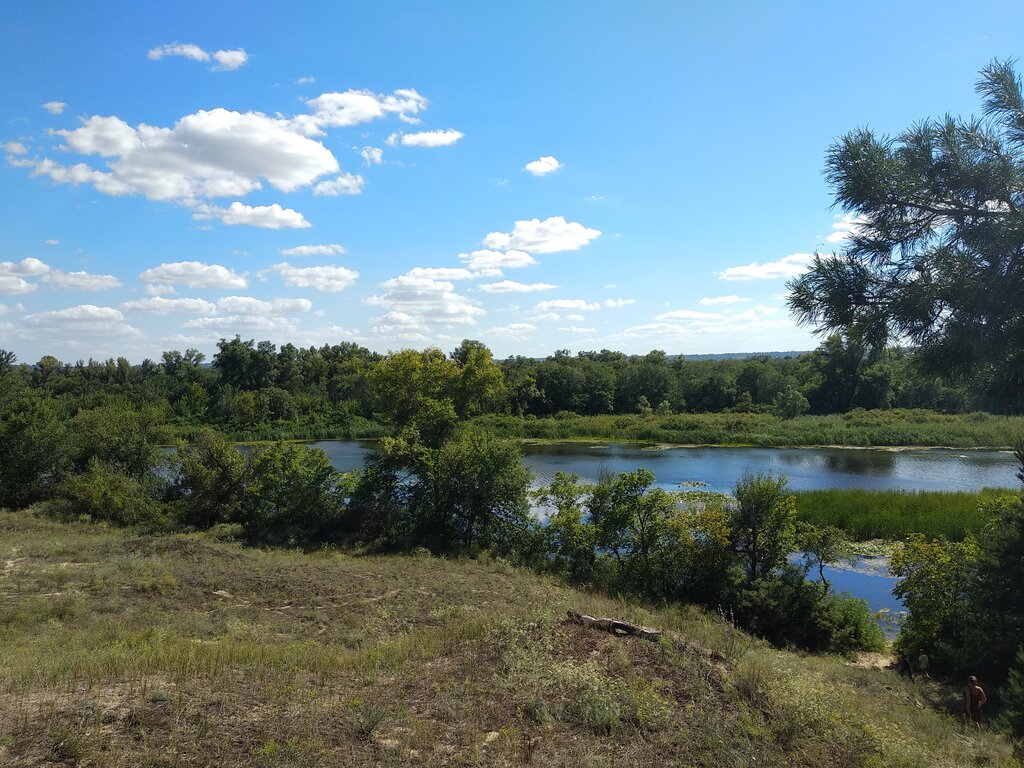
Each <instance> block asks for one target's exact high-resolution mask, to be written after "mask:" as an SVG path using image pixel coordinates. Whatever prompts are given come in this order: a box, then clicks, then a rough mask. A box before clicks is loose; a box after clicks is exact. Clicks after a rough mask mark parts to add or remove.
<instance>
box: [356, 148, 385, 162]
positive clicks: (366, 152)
mask: <svg viewBox="0 0 1024 768" xmlns="http://www.w3.org/2000/svg"><path fill="white" fill-rule="evenodd" d="M359 155H360V156H361V157H362V158H363V162H365V163H366V164H367V165H380V164H381V163H383V162H384V150H383V149H381V148H380V147H363V149H362V151H361V152H360V153H359Z"/></svg>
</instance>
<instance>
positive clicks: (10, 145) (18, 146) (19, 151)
mask: <svg viewBox="0 0 1024 768" xmlns="http://www.w3.org/2000/svg"><path fill="white" fill-rule="evenodd" d="M0 146H2V147H3V148H4V151H5V152H10V153H11V154H12V155H25V154H28V147H26V146H25V145H24V144H22V143H21V142H20V141H8V142H6V143H5V144H2V145H0Z"/></svg>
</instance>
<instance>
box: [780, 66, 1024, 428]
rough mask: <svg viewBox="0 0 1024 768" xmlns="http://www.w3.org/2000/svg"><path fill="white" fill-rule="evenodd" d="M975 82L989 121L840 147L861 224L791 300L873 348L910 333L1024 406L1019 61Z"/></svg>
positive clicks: (845, 190) (844, 186)
mask: <svg viewBox="0 0 1024 768" xmlns="http://www.w3.org/2000/svg"><path fill="white" fill-rule="evenodd" d="M977 90H978V93H979V94H980V95H981V97H982V105H983V111H984V113H985V115H986V118H987V119H986V120H977V119H974V118H970V119H957V118H954V117H950V116H947V117H945V118H944V119H941V120H925V121H923V122H921V123H917V124H915V125H914V126H912V127H910V128H908V129H907V130H905V131H903V132H902V133H901V134H899V135H898V136H897V137H895V138H889V137H886V136H876V135H875V134H874V133H872V132H871V131H870V130H868V129H866V128H861V129H857V130H855V131H852V132H851V133H848V134H847V135H845V136H843V137H842V138H840V139H839V140H838V141H837V142H836V143H835V144H834V145H833V146H832V147H831V149H830V150H829V154H828V177H829V181H830V182H831V183H832V185H833V187H834V188H835V192H836V201H837V203H838V204H839V205H840V206H842V208H843V209H844V210H847V211H850V212H851V213H853V214H855V215H856V217H857V218H856V219H855V221H856V223H857V229H856V230H855V231H854V236H853V238H852V241H851V244H850V246H849V247H848V248H847V249H846V250H845V252H844V253H843V254H842V255H841V256H839V257H837V258H827V259H825V258H820V257H817V258H816V259H815V261H814V264H813V266H812V268H811V269H810V271H808V272H806V273H805V274H804V275H802V276H801V277H799V278H797V279H796V280H794V281H793V282H792V283H791V284H790V288H791V294H790V299H789V303H790V307H791V308H792V309H793V311H794V313H795V314H796V315H797V316H798V318H799V319H800V320H801V321H803V322H807V323H814V324H816V325H817V326H818V327H819V329H820V330H822V331H826V332H831V331H835V330H843V331H844V332H847V333H849V334H850V336H851V337H853V338H856V339H860V340H863V342H864V343H867V344H870V345H872V346H874V347H881V346H882V345H884V344H885V343H886V342H887V341H888V340H890V339H892V338H896V339H900V340H904V339H908V340H910V342H911V343H913V344H915V345H919V346H920V351H919V353H918V354H917V355H916V356H915V358H916V360H917V361H918V362H919V364H920V365H921V366H922V367H923V368H925V369H927V370H930V371H933V372H935V373H939V374H942V375H945V376H962V377H965V378H975V379H976V380H977V381H978V383H979V384H980V385H981V387H983V388H984V389H985V390H987V394H988V397H989V400H990V401H991V402H993V403H997V404H998V406H999V407H1000V408H1004V409H1010V410H1013V411H1015V412H1020V411H1021V410H1022V408H1024V346H1022V344H1021V339H1022V338H1024V319H1022V317H1021V314H1020V312H1019V307H1020V304H1021V300H1022V296H1024V277H1022V274H1021V271H1020V269H1019V261H1020V256H1021V253H1022V252H1024V218H1022V216H1024V214H1022V213H1021V211H1020V209H1019V205H1018V204H1019V201H1020V197H1021V195H1022V193H1024V176H1022V175H1021V172H1020V168H1021V166H1022V164H1024V141H1022V133H1021V131H1022V129H1021V126H1022V125H1024V97H1022V94H1021V83H1020V80H1019V79H1018V77H1017V75H1016V73H1015V72H1014V69H1013V66H1012V64H1011V63H1010V62H1000V61H995V62H993V63H992V64H991V65H990V66H989V67H987V68H986V69H984V70H982V72H981V79H980V81H979V82H978V85H977ZM996 286H998V287H999V289H998V290H995V287H996ZM873 386H876V387H877V382H876V384H874V385H873Z"/></svg>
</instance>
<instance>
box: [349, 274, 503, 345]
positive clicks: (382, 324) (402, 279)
mask: <svg viewBox="0 0 1024 768" xmlns="http://www.w3.org/2000/svg"><path fill="white" fill-rule="evenodd" d="M381 287H383V288H384V289H385V292H384V293H383V294H380V295H376V296H369V297H367V298H366V299H365V301H366V303H367V304H370V305H371V306H376V307H382V308H383V309H386V310H387V314H385V315H384V316H383V317H380V318H377V323H378V325H377V326H375V327H374V329H373V330H374V333H378V334H381V333H384V334H387V333H389V332H391V331H393V330H395V329H396V328H398V327H399V326H401V327H404V328H406V329H408V328H409V327H415V328H418V329H423V328H425V327H433V326H434V325H436V324H441V325H472V324H474V323H475V322H476V318H478V317H480V316H481V315H483V314H485V312H484V310H483V309H481V308H480V307H478V306H476V304H475V303H473V302H472V301H470V300H469V299H467V298H465V297H464V296H461V295H459V294H458V293H456V292H455V286H454V285H453V284H452V283H451V282H449V281H447V280H437V279H434V278H431V277H426V276H422V275H412V274H406V275H399V276H398V277H395V278H392V279H390V280H386V281H385V282H383V283H382V284H381Z"/></svg>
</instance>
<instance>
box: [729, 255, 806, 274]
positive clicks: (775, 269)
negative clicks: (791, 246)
mask: <svg viewBox="0 0 1024 768" xmlns="http://www.w3.org/2000/svg"><path fill="white" fill-rule="evenodd" d="M813 258H814V255H813V254H810V253H791V254H790V255H789V256H784V257H783V258H781V259H779V260H778V261H768V262H765V263H764V264H758V263H757V262H756V261H755V262H752V263H750V264H746V265H744V266H740V267H726V269H725V271H723V272H719V273H718V277H719V278H720V279H722V280H777V279H779V278H783V277H796V276H797V275H800V274H803V273H804V272H806V271H807V270H808V269H809V268H810V265H811V260H812V259H813Z"/></svg>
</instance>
